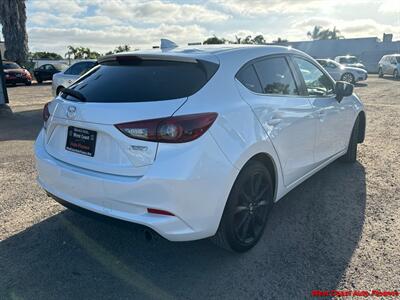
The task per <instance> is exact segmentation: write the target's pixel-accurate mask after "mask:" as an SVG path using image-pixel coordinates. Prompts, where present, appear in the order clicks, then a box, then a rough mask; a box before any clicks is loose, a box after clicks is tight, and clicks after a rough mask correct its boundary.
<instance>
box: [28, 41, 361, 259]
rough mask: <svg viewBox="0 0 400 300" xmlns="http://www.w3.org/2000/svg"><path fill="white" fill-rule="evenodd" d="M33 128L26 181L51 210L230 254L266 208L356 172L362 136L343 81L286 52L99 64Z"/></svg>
mask: <svg viewBox="0 0 400 300" xmlns="http://www.w3.org/2000/svg"><path fill="white" fill-rule="evenodd" d="M56 75H57V74H56ZM56 75H55V76H56ZM43 122H44V123H43V124H44V126H43V129H42V130H41V132H40V134H39V136H38V138H37V140H36V143H35V155H36V166H37V170H38V182H39V184H40V185H41V186H42V187H43V189H45V190H46V191H47V192H48V194H49V195H50V196H52V197H53V198H54V199H55V200H56V201H59V202H60V203H62V204H64V205H65V206H67V207H75V208H77V207H80V208H81V210H82V208H83V209H85V210H89V211H92V212H96V213H99V214H103V215H107V216H110V217H113V218H117V219H122V220H125V221H129V222H133V223H139V224H142V225H144V226H147V227H149V228H152V229H153V230H155V231H156V232H158V233H159V234H160V235H162V236H163V237H165V238H167V239H169V240H171V241H189V240H196V239H202V238H206V237H213V240H214V241H215V242H216V243H217V244H218V245H220V246H222V247H224V248H226V249H230V250H234V251H238V252H243V251H247V250H249V249H250V248H251V247H253V246H254V245H255V244H256V243H257V242H258V240H259V239H260V238H261V236H262V234H263V231H264V228H265V226H266V224H267V220H268V216H269V213H270V212H271V209H272V206H273V204H274V202H276V201H278V200H279V199H281V198H282V197H283V196H284V195H285V194H286V193H288V192H289V191H290V190H292V189H293V188H294V187H295V186H297V185H299V184H300V183H301V182H303V181H304V180H306V179H307V178H309V177H310V176H312V175H313V174H315V173H316V172H318V171H319V170H321V169H322V168H323V167H325V166H327V165H328V164H330V163H331V162H333V161H335V160H336V159H338V158H341V160H342V161H344V162H349V163H351V162H355V161H356V156H357V144H358V143H361V142H362V141H363V140H364V132H365V114H364V108H363V104H362V102H361V101H360V100H359V98H358V97H357V96H356V95H354V94H353V85H352V84H349V83H346V82H342V81H338V82H335V81H334V80H333V79H332V78H331V77H330V76H329V75H328V73H327V72H326V71H325V70H324V69H323V68H322V67H321V66H320V65H319V64H318V63H317V62H316V61H315V60H314V59H312V58H311V57H310V56H309V55H306V54H305V53H303V52H301V51H298V50H296V49H291V48H288V47H280V46H254V45H252V46H244V45H237V46H235V45H221V46H213V47H204V46H198V48H190V47H189V48H186V47H184V48H179V47H178V48H174V49H173V50H169V51H162V50H160V49H159V50H150V51H143V52H132V53H120V54H115V55H111V56H105V57H103V58H101V59H99V64H98V65H97V66H95V67H94V68H92V69H91V70H90V71H89V72H87V73H86V74H85V75H84V76H82V77H80V78H79V79H78V80H77V81H76V82H75V83H73V84H72V85H71V86H70V87H69V88H66V89H63V90H62V92H61V93H60V94H59V95H58V96H57V97H56V98H55V99H54V100H53V101H51V102H49V103H47V104H46V105H45V107H44V109H43Z"/></svg>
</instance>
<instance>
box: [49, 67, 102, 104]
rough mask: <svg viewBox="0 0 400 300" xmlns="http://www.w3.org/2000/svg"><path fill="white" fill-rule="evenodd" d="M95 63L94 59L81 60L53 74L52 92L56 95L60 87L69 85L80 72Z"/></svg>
mask: <svg viewBox="0 0 400 300" xmlns="http://www.w3.org/2000/svg"><path fill="white" fill-rule="evenodd" d="M95 65H96V60H83V61H79V62H76V63H74V64H73V65H71V66H70V67H69V68H68V69H65V70H64V71H62V72H59V73H56V74H54V75H53V83H52V93H53V96H57V95H58V94H59V93H60V91H61V89H62V88H65V87H68V86H70V85H71V84H72V83H73V82H74V81H75V80H77V79H78V78H79V77H80V76H81V75H82V74H84V73H86V72H87V71H88V70H90V69H91V68H93V67H94V66H95Z"/></svg>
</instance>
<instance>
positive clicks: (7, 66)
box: [3, 63, 21, 70]
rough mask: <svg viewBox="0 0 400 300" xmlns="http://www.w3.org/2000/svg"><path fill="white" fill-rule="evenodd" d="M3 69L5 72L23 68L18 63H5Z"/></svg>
mask: <svg viewBox="0 0 400 300" xmlns="http://www.w3.org/2000/svg"><path fill="white" fill-rule="evenodd" d="M3 68H4V69H5V70H12V69H21V67H20V66H19V65H18V64H16V63H4V64H3Z"/></svg>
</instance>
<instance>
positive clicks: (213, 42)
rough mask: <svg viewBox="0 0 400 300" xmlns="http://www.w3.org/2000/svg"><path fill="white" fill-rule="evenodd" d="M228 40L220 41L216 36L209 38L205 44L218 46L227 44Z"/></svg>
mask: <svg viewBox="0 0 400 300" xmlns="http://www.w3.org/2000/svg"><path fill="white" fill-rule="evenodd" d="M225 42H226V40H225V39H223V38H222V39H220V38H218V37H216V36H215V35H214V36H213V37H209V38H208V39H206V40H205V41H204V42H203V44H204V45H216V44H225Z"/></svg>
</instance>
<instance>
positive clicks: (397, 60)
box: [378, 54, 400, 78]
mask: <svg viewBox="0 0 400 300" xmlns="http://www.w3.org/2000/svg"><path fill="white" fill-rule="evenodd" d="M378 74H379V77H383V76H384V75H390V76H393V77H394V78H400V54H390V55H384V56H383V57H382V58H381V60H380V61H379V63H378Z"/></svg>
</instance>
